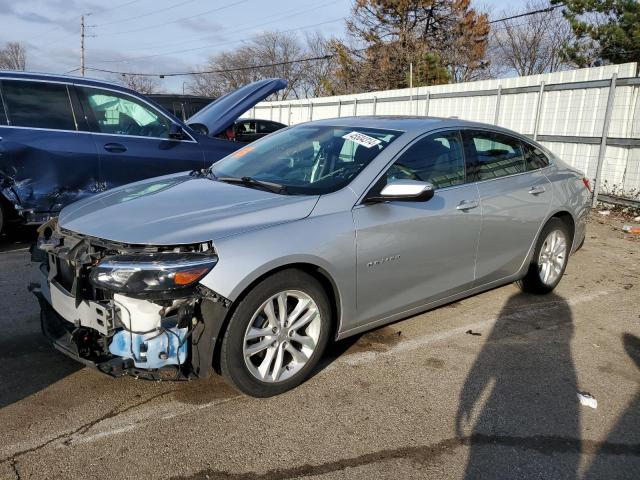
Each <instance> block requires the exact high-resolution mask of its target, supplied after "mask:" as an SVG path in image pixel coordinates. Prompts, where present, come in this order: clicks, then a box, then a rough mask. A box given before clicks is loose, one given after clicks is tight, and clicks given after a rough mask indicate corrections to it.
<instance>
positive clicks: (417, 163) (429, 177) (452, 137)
mask: <svg viewBox="0 0 640 480" xmlns="http://www.w3.org/2000/svg"><path fill="white" fill-rule="evenodd" d="M404 179H409V180H419V181H424V182H430V183H432V184H433V186H434V187H436V188H445V187H451V186H453V185H459V184H461V183H464V182H465V166H464V155H463V153H462V140H461V138H460V133H459V132H457V131H448V132H440V133H434V134H433V135H429V136H427V137H424V138H422V139H420V140H418V141H417V142H416V143H414V144H413V145H411V146H410V147H409V149H408V150H407V151H406V152H405V153H403V154H402V155H401V156H400V158H398V160H396V161H395V162H394V163H393V165H391V167H390V168H389V170H388V171H387V183H391V182H393V181H394V180H404Z"/></svg>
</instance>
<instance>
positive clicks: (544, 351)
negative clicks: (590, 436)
mask: <svg viewBox="0 0 640 480" xmlns="http://www.w3.org/2000/svg"><path fill="white" fill-rule="evenodd" d="M543 298H544V301H540V300H541V297H534V296H531V295H528V294H525V293H518V294H516V295H513V296H512V297H511V298H509V300H508V301H507V303H506V304H505V306H504V307H503V309H502V311H501V312H500V315H499V317H498V320H497V321H496V323H495V326H494V328H493V330H492V331H491V333H490V334H489V336H488V338H487V339H486V343H485V344H484V347H483V349H482V351H481V352H480V354H479V355H478V357H477V358H476V360H475V363H474V365H473V366H472V368H471V370H470V371H469V374H468V376H467V379H466V381H465V383H464V387H463V389H462V391H461V394H460V402H459V406H458V413H457V416H456V429H457V434H458V436H459V437H460V438H464V443H465V444H467V445H469V459H468V462H467V466H466V473H465V478H466V479H488V478H491V479H505V478H518V479H529V478H563V479H571V478H576V477H577V470H578V464H579V458H580V451H581V442H580V440H579V438H580V417H579V404H578V399H577V395H576V392H577V378H576V372H575V368H574V365H573V361H572V357H571V348H570V343H571V339H572V336H573V331H574V327H573V319H572V314H571V308H570V307H569V305H568V303H567V302H566V300H564V299H563V298H562V297H560V296H558V295H555V294H550V295H547V296H545V297H543ZM536 299H537V301H535V300H536ZM477 410H480V411H479V413H478V414H477V415H474V411H477ZM471 419H474V422H473V424H472V425H471V426H470V428H471V432H470V433H469V425H468V423H469V422H470V421H471Z"/></svg>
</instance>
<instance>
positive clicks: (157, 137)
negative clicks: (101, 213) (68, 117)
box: [76, 85, 205, 189]
mask: <svg viewBox="0 0 640 480" xmlns="http://www.w3.org/2000/svg"><path fill="white" fill-rule="evenodd" d="M76 89H77V91H78V94H79V97H80V100H81V102H82V106H83V109H84V112H85V113H86V114H87V118H88V121H89V124H90V126H91V128H92V131H93V134H92V135H93V139H94V141H95V144H96V147H97V149H98V152H99V153H100V177H101V181H102V183H103V189H109V188H113V187H117V186H119V185H123V184H126V183H131V182H135V181H137V180H142V179H145V178H150V177H157V176H160V175H166V174H169V173H175V172H181V171H186V170H196V169H201V168H203V167H204V165H205V164H204V155H203V152H202V148H201V146H200V145H199V144H198V142H196V141H195V139H193V138H192V137H191V136H190V135H189V134H188V133H186V132H185V136H184V138H182V139H172V138H169V129H170V127H171V124H172V123H173V122H172V120H171V119H170V118H168V117H167V116H166V115H165V114H164V113H162V112H160V111H159V110H157V109H156V108H155V107H154V106H153V105H151V104H149V103H147V102H145V101H144V100H142V99H141V98H138V97H134V96H132V95H129V94H127V93H123V92H120V91H116V90H108V89H103V88H94V87H85V86H81V85H76Z"/></svg>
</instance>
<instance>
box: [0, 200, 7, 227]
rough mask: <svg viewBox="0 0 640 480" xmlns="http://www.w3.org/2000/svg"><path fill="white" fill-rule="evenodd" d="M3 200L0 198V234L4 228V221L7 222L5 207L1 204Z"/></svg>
mask: <svg viewBox="0 0 640 480" xmlns="http://www.w3.org/2000/svg"><path fill="white" fill-rule="evenodd" d="M3 203H4V202H2V200H0V235H2V234H3V233H5V232H4V230H5V228H6V222H7V213H6V212H5V208H4V205H3Z"/></svg>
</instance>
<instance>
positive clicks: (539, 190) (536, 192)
mask: <svg viewBox="0 0 640 480" xmlns="http://www.w3.org/2000/svg"><path fill="white" fill-rule="evenodd" d="M546 191H547V189H546V188H544V187H543V186H542V185H538V186H537V187H531V188H530V189H529V193H530V194H531V195H540V194H541V193H544V192H546Z"/></svg>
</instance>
